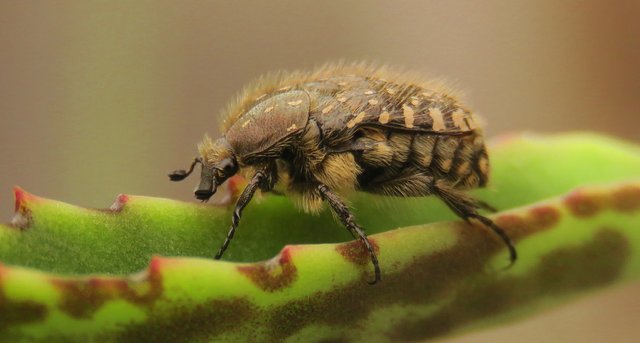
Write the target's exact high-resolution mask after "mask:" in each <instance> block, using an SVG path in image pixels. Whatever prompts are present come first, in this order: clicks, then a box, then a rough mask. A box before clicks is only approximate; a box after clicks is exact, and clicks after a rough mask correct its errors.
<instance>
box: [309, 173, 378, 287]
mask: <svg viewBox="0 0 640 343" xmlns="http://www.w3.org/2000/svg"><path fill="white" fill-rule="evenodd" d="M317 189H318V191H319V192H320V194H321V195H322V197H323V198H324V199H325V200H326V201H327V202H328V203H329V205H330V206H331V209H332V210H333V211H334V212H335V213H336V214H337V215H338V217H340V221H342V224H343V225H344V226H346V227H347V230H349V231H350V232H351V234H352V235H353V236H356V235H357V236H358V238H359V239H360V241H362V243H363V244H364V245H365V247H366V248H367V250H368V251H369V255H370V256H371V262H372V263H373V268H374V270H375V279H374V280H373V281H371V282H369V284H370V285H374V284H376V283H377V282H378V281H380V279H381V277H380V274H381V272H380V265H379V264H378V257H377V256H376V253H375V251H374V250H373V246H372V245H371V242H369V239H368V238H367V235H366V234H365V233H364V231H363V230H362V228H361V227H360V226H359V225H358V224H357V223H356V222H355V219H354V217H353V214H351V211H349V208H348V207H347V205H345V204H344V202H342V200H340V198H339V197H338V196H337V195H336V194H335V193H333V192H332V191H331V190H330V189H329V187H327V186H326V185H323V184H320V185H318V187H317Z"/></svg>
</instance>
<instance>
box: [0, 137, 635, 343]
mask: <svg viewBox="0 0 640 343" xmlns="http://www.w3.org/2000/svg"><path fill="white" fill-rule="evenodd" d="M491 153H492V154H491V156H492V164H493V176H492V182H491V185H490V187H489V188H488V189H484V190H479V191H477V192H475V194H476V195H477V196H478V197H480V198H481V199H483V200H485V201H487V202H489V203H490V204H492V205H493V206H495V207H497V208H499V209H500V210H501V211H502V212H499V213H497V214H495V215H493V217H492V218H494V220H495V221H496V222H497V223H498V224H499V225H501V226H502V227H504V228H505V230H507V232H508V233H509V235H510V236H511V237H512V238H513V239H514V241H515V242H516V247H517V249H518V252H519V256H520V259H519V260H518V261H517V262H516V264H515V265H514V266H513V267H512V268H510V269H508V270H502V267H504V266H505V265H506V264H507V263H508V259H507V254H506V251H505V249H504V246H503V245H502V243H501V241H500V240H499V239H498V238H497V237H495V236H494V235H492V234H491V232H490V231H488V230H487V229H486V228H483V227H481V226H479V225H478V226H476V225H468V224H465V223H463V222H460V221H458V220H456V218H455V216H454V215H453V214H452V213H450V211H449V210H447V209H446V208H445V206H444V205H442V204H441V203H440V202H439V201H437V199H433V198H420V199H399V198H382V197H377V196H372V195H367V194H356V195H355V196H354V197H353V198H352V199H351V201H352V205H353V208H354V209H355V210H356V211H355V212H356V216H357V218H358V221H359V222H360V223H361V224H362V225H363V226H364V227H365V228H366V229H367V231H368V233H369V234H370V235H371V236H370V237H371V240H372V242H373V243H374V245H375V247H376V250H377V251H378V253H379V259H380V262H381V267H382V270H383V281H382V282H381V283H380V284H378V285H376V286H369V285H368V284H367V283H366V281H367V280H368V279H370V278H371V274H372V268H371V266H370V263H369V259H368V255H367V254H366V252H365V251H364V250H363V248H362V246H361V245H360V244H359V243H358V242H351V241H350V240H351V237H350V235H349V234H348V232H346V230H345V229H344V228H342V227H341V226H340V225H339V224H338V223H337V222H336V221H335V220H334V219H333V218H332V216H331V214H330V213H328V212H327V211H325V212H323V213H322V214H321V215H320V216H312V215H306V214H304V213H301V212H300V211H298V210H296V209H295V207H294V206H293V202H292V201H291V200H290V199H288V198H286V197H283V196H265V197H263V198H262V199H260V201H255V202H254V203H252V204H250V205H249V206H248V207H247V209H246V211H245V213H244V217H243V219H242V223H241V226H240V228H239V231H238V232H237V235H236V237H235V238H234V241H233V243H232V244H231V246H230V248H229V250H228V252H227V255H226V256H225V258H226V261H214V260H212V259H211V256H212V255H213V254H214V253H215V251H216V250H217V248H218V245H219V244H220V243H221V242H222V240H223V238H224V236H225V235H226V231H227V229H228V224H229V222H230V208H220V207H214V206H210V205H201V204H196V203H183V202H178V201H173V200H168V199H159V198H150V197H141V196H132V195H120V196H118V198H117V200H116V202H115V203H114V204H113V205H112V206H111V207H110V208H109V209H107V210H94V209H85V208H80V207H77V206H73V205H69V204H65V203H62V202H58V201H54V200H49V199H44V198H41V197H38V196H35V195H32V194H29V193H27V192H25V191H24V190H22V189H19V188H16V190H15V197H16V215H15V217H14V219H13V220H12V222H11V224H8V225H0V261H2V264H1V265H0V340H2V341H15V340H43V341H44V340H54V341H57V340H65V341H86V340H100V341H172V342H176V341H177V342H183V341H184V342H192V341H214V340H215V341H233V342H238V341H274V342H275V341H285V340H286V341H289V342H299V341H300V342H302V341H304V342H309V341H323V340H325V341H326V340H344V341H372V340H373V341H380V342H385V341H386V342H393V341H411V340H422V339H426V338H433V337H441V336H444V335H449V334H453V333H459V332H464V331H468V330H471V329H474V328H478V327H483V326H488V325H496V324H499V323H504V322H507V321H509V320H513V319H514V318H518V317H522V316H524V315H527V314H530V313H534V312H537V311H540V310H541V309H544V308H549V307H551V306H556V305H558V304H562V303H564V302H566V301H568V300H570V299H573V298H575V297H576V296H578V295H580V294H585V293H586V292H587V291H590V290H593V289H597V288H602V287H605V286H608V285H612V284H615V283H620V282H624V281H629V280H637V279H638V277H639V276H640V230H639V229H638V228H639V227H640V225H639V224H640V148H638V147H636V146H633V145H630V144H626V143H623V142H619V141H616V140H613V139H609V138H605V137H602V136H597V135H591V134H570V135H561V136H551V137H536V136H527V135H517V136H515V135H514V136H511V137H509V138H504V139H502V140H501V141H499V142H497V143H496V144H494V145H493V147H492V151H491ZM160 256H163V257H160ZM274 256H275V257H274ZM231 261H233V262H231Z"/></svg>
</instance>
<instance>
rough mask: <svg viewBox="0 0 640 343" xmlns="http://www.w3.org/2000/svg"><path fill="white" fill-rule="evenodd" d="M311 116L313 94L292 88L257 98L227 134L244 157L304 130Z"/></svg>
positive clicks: (236, 151) (231, 144) (239, 153)
mask: <svg viewBox="0 0 640 343" xmlns="http://www.w3.org/2000/svg"><path fill="white" fill-rule="evenodd" d="M308 120H309V96H308V95H307V93H306V92H304V91H301V90H290V91H286V92H283V93H278V94H275V95H273V96H270V97H268V98H266V99H264V100H260V101H258V102H256V103H255V104H254V105H253V106H252V107H251V108H250V109H249V110H248V111H247V112H246V113H245V114H243V115H242V116H241V117H240V118H239V119H238V120H237V121H236V122H235V123H234V124H233V125H232V126H231V127H230V128H229V129H228V130H227V132H226V133H225V138H226V140H227V141H228V143H229V145H230V146H231V148H232V149H233V151H234V152H235V153H236V154H237V155H238V157H239V158H240V159H242V160H243V159H245V158H246V157H249V156H251V155H257V154H260V153H263V152H266V151H268V150H269V149H272V148H273V147H275V146H277V145H278V144H279V143H281V142H283V141H285V140H286V139H287V138H289V137H292V136H294V135H296V134H298V133H300V132H302V130H304V128H305V126H306V125H307V121H308Z"/></svg>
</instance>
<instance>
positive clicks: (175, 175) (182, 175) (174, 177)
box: [169, 157, 202, 181]
mask: <svg viewBox="0 0 640 343" xmlns="http://www.w3.org/2000/svg"><path fill="white" fill-rule="evenodd" d="M198 163H202V161H200V159H199V158H197V157H196V158H195V159H194V160H193V163H191V167H189V170H188V171H187V170H184V169H180V170H175V171H173V172H172V173H170V174H169V179H170V180H171V181H182V180H184V179H186V178H187V176H189V175H191V173H192V172H193V168H195V167H196V164H198Z"/></svg>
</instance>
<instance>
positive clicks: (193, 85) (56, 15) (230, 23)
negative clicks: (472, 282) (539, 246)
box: [0, 0, 640, 342]
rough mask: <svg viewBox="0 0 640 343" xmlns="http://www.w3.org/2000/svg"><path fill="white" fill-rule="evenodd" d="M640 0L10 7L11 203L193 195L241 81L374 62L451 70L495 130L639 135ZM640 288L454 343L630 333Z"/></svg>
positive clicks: (4, 209)
mask: <svg viewBox="0 0 640 343" xmlns="http://www.w3.org/2000/svg"><path fill="white" fill-rule="evenodd" d="M639 17H640V1H637V0H630V1H618V2H604V1H553V0H547V1H529V2H524V1H507V0H504V1H393V2H391V1H389V2H372V1H244V2H232V1H208V2H205V1H181V2H177V1H110V2H106V1H100V2H96V1H49V2H39V1H10V0H1V1H0V116H1V117H0V118H1V119H0V157H1V158H2V162H1V163H2V166H3V168H2V171H1V172H0V173H1V174H0V194H1V195H0V213H1V214H2V215H3V217H4V218H5V221H8V219H9V218H10V216H11V211H12V208H13V204H12V201H13V200H12V197H11V187H12V186H13V185H16V184H18V185H21V186H22V187H24V188H26V189H27V190H29V191H31V192H33V193H35V194H38V195H43V196H47V197H52V198H56V199H60V200H63V201H66V202H71V203H74V204H79V205H83V206H90V207H106V206H108V205H109V204H110V203H111V201H112V200H113V199H114V198H115V196H116V194H118V193H121V192H122V193H131V194H144V195H153V196H162V197H172V198H178V199H183V200H189V201H191V200H192V195H191V186H190V185H185V184H171V183H169V182H168V181H167V178H166V175H165V172H166V171H168V170H170V169H175V168H184V167H185V166H186V164H187V163H188V161H189V159H190V158H191V157H192V156H194V154H195V143H196V142H197V141H198V140H199V139H200V138H201V136H202V135H203V134H204V133H205V132H209V133H211V134H213V135H215V134H216V133H217V129H216V125H217V123H216V120H217V113H218V111H219V109H220V108H222V107H223V106H224V105H225V103H226V101H227V100H228V99H230V98H231V97H232V96H234V94H235V93H236V91H237V90H239V89H240V87H241V86H242V85H243V84H245V83H246V82H248V81H250V80H251V79H252V78H254V77H256V76H257V75H259V74H261V73H263V72H266V71H269V70H273V69H280V68H285V69H293V68H308V67H312V66H314V65H317V64H321V63H323V62H325V61H330V60H337V59H347V60H374V61H380V62H385V63H390V64H393V65H398V66H404V67H407V68H409V69H413V70H416V71H420V72H423V73H424V74H425V75H427V76H431V77H445V78H446V79H448V80H450V81H452V83H453V84H454V85H457V86H458V88H460V89H462V90H464V91H465V93H466V94H467V96H466V99H467V102H468V103H469V104H470V105H471V106H472V107H473V108H475V109H476V110H477V111H478V112H479V113H481V114H482V115H483V116H484V117H485V119H486V120H487V122H488V123H489V126H488V128H487V131H488V134H489V135H490V136H493V135H497V134H500V133H504V132H510V131H522V130H528V131H536V132H559V131H567V130H597V131H600V132H605V133H608V134H611V135H616V136H619V137H623V138H626V139H629V140H633V141H636V142H640V134H639V131H640V130H639V128H640V110H639V109H638V96H639V95H640V62H639V61H640V20H638V18H639ZM639 291H640V287H638V286H630V287H627V289H625V290H614V291H610V292H604V293H601V294H600V295H599V296H596V297H594V298H592V299H590V300H587V301H582V302H580V303H578V304H573V305H571V306H568V307H565V308H562V309H559V310H556V311H554V312H551V313H547V314H544V315H542V316H539V317H538V318H534V319H532V320H529V321H525V322H521V323H518V324H517V325H515V326H512V327H508V328H502V329H499V330H494V331H492V332H482V333H479V334H474V335H471V336H466V337H463V338H455V339H453V340H452V341H456V342H463V341H464V342H467V341H469V342H471V341H476V340H488V339H492V340H498V341H512V340H514V339H515V340H517V341H520V342H522V341H527V342H538V341H540V340H547V341H549V340H551V341H558V342H561V341H565V342H566V341H575V342H578V341H581V342H584V341H589V342H599V341H604V340H605V339H606V340H609V341H625V340H629V341H630V338H629V337H631V336H632V335H635V336H637V335H638V334H640V328H638V326H637V318H639V317H640V295H639Z"/></svg>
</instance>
